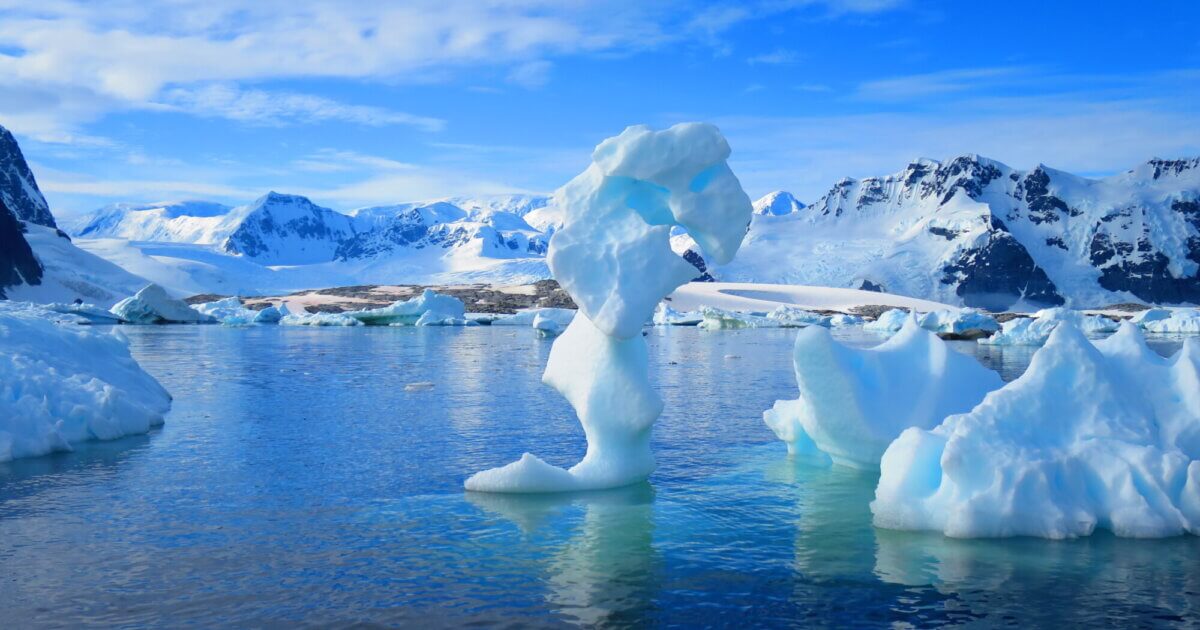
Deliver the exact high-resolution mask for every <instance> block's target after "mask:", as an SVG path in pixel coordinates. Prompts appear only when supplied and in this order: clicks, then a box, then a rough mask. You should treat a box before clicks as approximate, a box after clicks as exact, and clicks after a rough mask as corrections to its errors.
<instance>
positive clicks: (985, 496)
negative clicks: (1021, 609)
mask: <svg viewBox="0 0 1200 630" xmlns="http://www.w3.org/2000/svg"><path fill="white" fill-rule="evenodd" d="M1198 458H1200V344H1197V341H1196V340H1195V339H1188V340H1187V341H1186V342H1185V343H1184V347H1183V349H1182V350H1180V351H1179V352H1178V353H1176V354H1175V356H1173V357H1171V358H1169V359H1164V358H1162V357H1160V356H1158V355H1157V354H1156V353H1154V352H1153V351H1152V350H1150V349H1149V348H1148V347H1147V346H1146V344H1145V340H1144V339H1143V338H1142V335H1141V333H1140V332H1139V331H1138V329H1137V327H1136V326H1134V325H1133V324H1130V323H1126V324H1124V325H1123V326H1122V327H1121V329H1120V331H1119V332H1118V333H1117V334H1115V335H1113V336H1112V337H1110V338H1109V339H1106V340H1104V341H1098V342H1095V343H1094V344H1093V343H1092V342H1089V341H1088V340H1087V338H1086V337H1084V335H1083V334H1082V333H1081V332H1080V331H1079V330H1078V329H1077V328H1076V327H1075V325H1074V324H1073V323H1071V322H1069V321H1067V322H1061V323H1060V324H1059V325H1058V326H1057V327H1056V328H1055V330H1054V332H1053V333H1051V335H1050V339H1049V341H1048V342H1047V343H1046V345H1045V346H1044V347H1043V348H1041V349H1039V350H1038V351H1037V353H1036V354H1035V355H1034V357H1033V362H1032V363H1031V364H1030V365H1029V368H1028V369H1027V370H1026V371H1025V373H1024V374H1023V375H1022V376H1021V377H1020V378H1018V379H1016V380H1015V381H1013V382H1011V383H1009V384H1007V385H1006V386H1004V387H1003V388H1002V389H1000V390H998V391H995V392H993V393H991V394H989V395H988V396H987V397H986V398H985V399H984V400H983V402H982V403H980V404H979V405H978V406H977V407H975V408H974V409H973V410H971V411H970V412H968V413H963V414H959V415H953V416H950V417H948V418H946V420H945V422H943V423H942V424H941V425H939V426H937V427H936V428H933V429H932V430H926V429H921V428H913V429H909V430H907V431H905V432H904V433H903V434H901V436H900V437H899V438H898V439H897V440H896V441H895V442H893V443H892V445H891V446H889V447H888V450H887V452H886V453H885V454H884V456H883V461H882V465H881V474H880V478H879V486H878V488H877V489H876V498H875V501H874V502H873V503H872V504H871V509H872V511H873V512H874V514H875V524H876V525H877V526H879V527H884V528H889V529H910V530H914V529H917V530H934V531H940V532H943V533H945V534H946V535H948V536H955V537H982V536H1039V537H1044V538H1070V537H1075V536H1086V535H1089V534H1091V533H1092V532H1093V531H1094V530H1095V529H1097V528H1100V529H1107V530H1110V531H1112V532H1113V533H1115V534H1117V535H1118V536H1131V537H1160V536H1171V535H1176V534H1181V533H1184V532H1191V533H1193V534H1200V462H1198V461H1197V460H1198Z"/></svg>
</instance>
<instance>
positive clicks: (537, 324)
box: [533, 312, 574, 337]
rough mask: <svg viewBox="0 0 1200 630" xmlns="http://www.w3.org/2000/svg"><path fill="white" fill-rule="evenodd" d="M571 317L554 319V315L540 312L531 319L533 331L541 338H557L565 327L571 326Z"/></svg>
mask: <svg viewBox="0 0 1200 630" xmlns="http://www.w3.org/2000/svg"><path fill="white" fill-rule="evenodd" d="M572 318H574V315H572V316H571V317H569V318H563V317H555V315H554V313H547V312H541V313H538V314H537V316H536V317H534V318H533V329H534V330H536V331H537V332H538V335H540V336H542V337H557V336H558V335H560V334H562V331H563V329H564V328H566V327H567V326H570V325H571V319H572Z"/></svg>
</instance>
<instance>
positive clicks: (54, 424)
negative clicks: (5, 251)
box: [0, 301, 171, 461]
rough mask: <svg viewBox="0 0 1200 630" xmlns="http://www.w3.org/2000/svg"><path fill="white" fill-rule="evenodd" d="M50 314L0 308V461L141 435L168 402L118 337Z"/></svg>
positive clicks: (16, 306)
mask: <svg viewBox="0 0 1200 630" xmlns="http://www.w3.org/2000/svg"><path fill="white" fill-rule="evenodd" d="M56 316H57V314H56V313H54V312H52V311H49V310H47V309H44V308H41V307H37V306H33V305H31V304H27V303H23V302H9V301H0V461H8V460H10V459H14V458H17V457H31V456H35V455H44V454H46V453H50V452H53V451H63V450H71V445H72V444H75V443H78V442H83V441H86V440H92V439H98V440H111V439H115V438H119V437H122V436H125V435H132V434H137V433H145V432H147V431H149V430H150V429H151V428H152V427H155V426H158V425H161V424H162V423H163V416H164V415H165V414H166V413H167V410H168V409H170V406H171V396H170V395H169V394H168V393H167V392H166V390H164V389H163V388H162V386H161V385H159V384H158V381H156V380H154V377H152V376H150V375H149V374H147V373H146V372H145V371H144V370H142V368H141V366H139V365H138V363H137V361H135V360H134V359H133V357H131V356H130V354H129V347H128V345H127V343H126V341H125V337H124V336H123V335H121V334H120V333H119V332H116V331H112V332H109V333H100V332H96V331H95V330H94V329H91V328H87V327H79V326H74V325H69V324H68V325H62V324H56V323H55V322H54V321H53V320H54V319H55V317H56Z"/></svg>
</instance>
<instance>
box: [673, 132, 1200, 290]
mask: <svg viewBox="0 0 1200 630" xmlns="http://www.w3.org/2000/svg"><path fill="white" fill-rule="evenodd" d="M1197 199H1200V159H1192V160H1175V161H1167V160H1157V159H1155V160H1151V161H1149V162H1147V163H1146V164H1143V165H1141V166H1139V167H1137V168H1136V169H1134V170H1132V171H1129V172H1126V173H1122V174H1120V175H1115V176H1112V177H1108V178H1104V179H1099V180H1092V179H1086V178H1082V177H1077V176H1075V175H1071V174H1069V173H1065V172H1062V171H1057V170H1054V169H1051V168H1048V167H1046V166H1038V167H1037V168H1034V169H1032V170H1030V171H1018V170H1014V169H1011V168H1009V167H1008V166H1005V165H1004V164H1001V163H999V162H996V161H994V160H989V159H987V158H981V157H979V156H975V155H965V156H961V157H958V158H955V159H953V160H950V161H948V162H945V163H942V162H937V161H934V160H919V161H917V162H913V163H912V164H909V165H908V166H907V167H906V168H905V169H904V170H903V171H901V172H899V173H895V174H892V175H888V176H885V177H871V178H867V179H862V180H855V179H843V180H842V181H840V182H838V183H837V184H835V185H834V186H833V188H832V189H831V190H830V191H829V192H828V193H827V194H826V195H825V196H823V197H821V198H820V199H818V200H817V201H815V202H814V203H813V204H811V205H810V206H808V207H806V208H803V209H798V210H795V211H793V212H790V213H787V214H784V215H781V216H774V215H771V214H759V215H756V216H755V217H754V218H753V221H752V222H751V225H750V230H749V234H748V235H747V239H746V242H745V244H744V245H743V247H742V250H741V251H740V252H739V254H738V257H737V259H736V260H734V261H733V263H731V264H730V265H726V266H723V267H718V268H716V269H711V270H710V271H711V273H713V275H714V276H715V277H716V278H718V279H720V280H727V281H757V282H786V283H796V284H819V285H826V286H847V287H855V288H858V287H868V288H877V289H881V290H885V291H888V292H891V293H899V294H903V295H911V296H917V297H923V298H927V299H934V300H939V301H943V302H953V303H961V304H966V305H968V306H979V307H984V308H995V309H1003V308H1011V307H1015V306H1025V305H1027V306H1045V305H1056V304H1062V303H1064V302H1070V303H1071V304H1072V305H1073V306H1099V305H1103V304H1110V303H1113V302H1117V301H1130V300H1134V301H1144V302H1154V303H1184V302H1187V303H1197V302H1200V277H1197V270H1198V268H1200V267H1198V266H1200V206H1197ZM676 241H677V242H676V243H675V247H676V250H677V251H684V250H686V249H687V248H689V247H690V242H689V241H690V239H687V237H686V236H682V237H677V238H676Z"/></svg>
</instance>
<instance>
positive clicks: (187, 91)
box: [156, 83, 446, 131]
mask: <svg viewBox="0 0 1200 630" xmlns="http://www.w3.org/2000/svg"><path fill="white" fill-rule="evenodd" d="M156 104H161V105H163V106H165V107H166V108H168V109H173V110H177V111H183V112H188V113H192V114H197V115H200V116H220V117H223V118H229V119H230V120H237V121H243V122H251V123H257V124H267V125H282V124H287V123H313V122H322V121H327V120H338V121H344V122H350V123H357V124H361V125H369V126H374V127H380V126H384V125H408V126H412V127H416V128H418V129H421V130H424V131H440V130H442V129H443V128H444V127H445V125H446V123H445V121H444V120H441V119H438V118H432V117H428V116H416V115H413V114H408V113H405V112H398V111H394V110H390V109H384V108H381V107H370V106H365V105H349V104H346V103H340V102H338V101H335V100H333V99H329V98H325V97H322V96H315V95H311V94H297V93H294V92H268V91H266V90H242V89H239V88H238V87H237V86H235V85H231V84H224V83H222V84H209V85H204V86H201V87H196V88H174V89H171V90H168V91H167V92H166V93H165V94H164V95H163V98H162V100H161V101H160V102H159V103H156Z"/></svg>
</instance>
